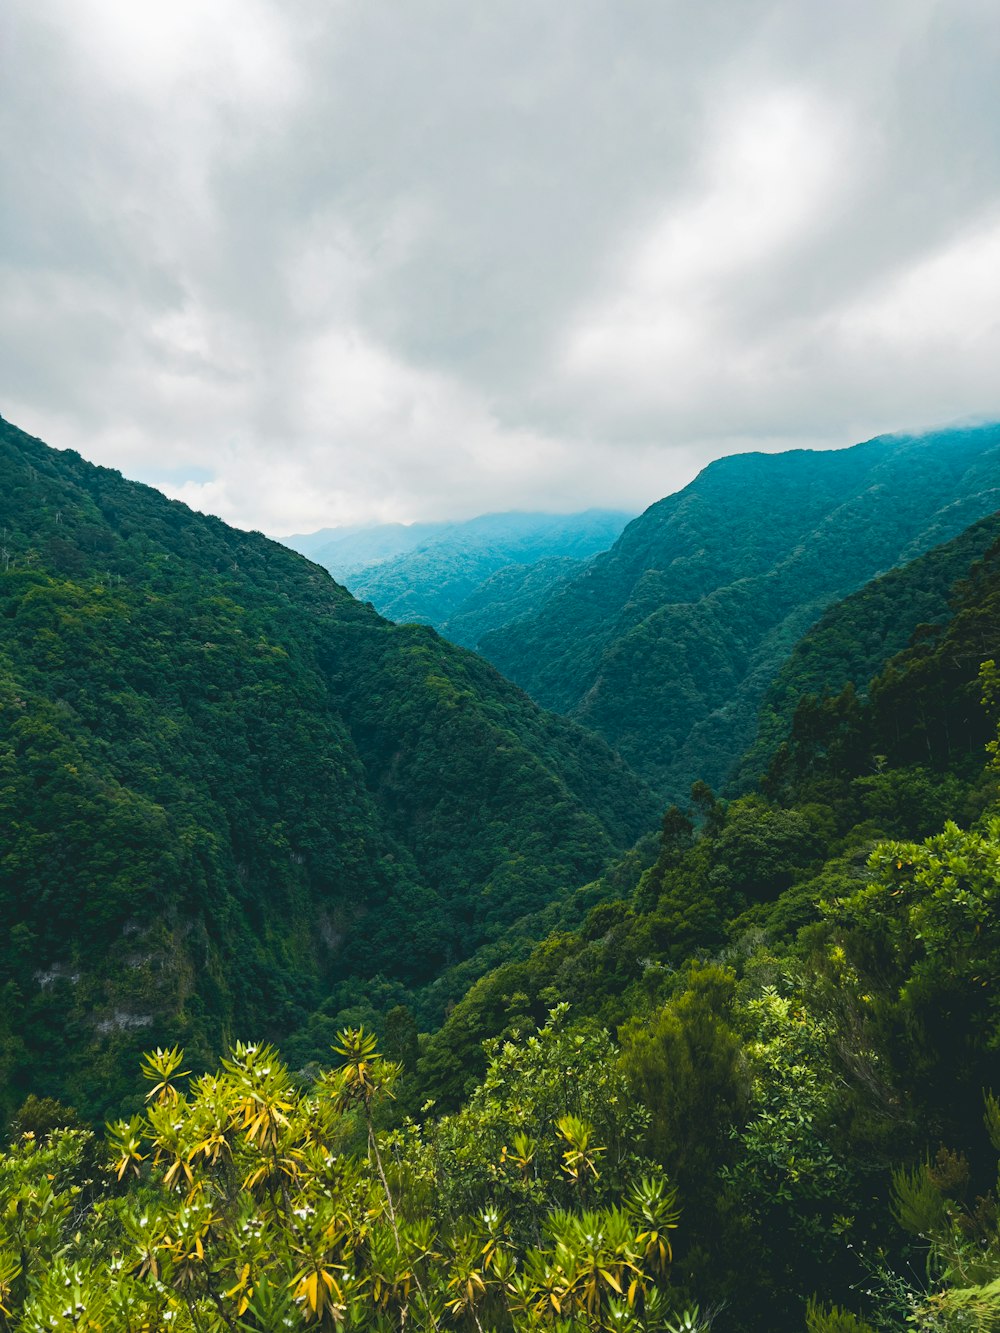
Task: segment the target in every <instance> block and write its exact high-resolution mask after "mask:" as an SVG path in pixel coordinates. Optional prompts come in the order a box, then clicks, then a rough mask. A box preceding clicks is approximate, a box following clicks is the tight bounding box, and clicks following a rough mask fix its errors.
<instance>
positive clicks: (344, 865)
mask: <svg viewBox="0 0 1000 1333" xmlns="http://www.w3.org/2000/svg"><path fill="white" fill-rule="evenodd" d="M0 481H2V486H0V494H2V497H3V502H2V503H3V514H2V515H0V527H2V532H3V546H2V560H3V564H2V566H0V607H2V614H0V773H2V780H0V817H2V820H3V826H4V828H5V836H4V840H3V845H2V848H0V902H2V904H3V911H4V916H5V919H6V922H7V930H6V931H5V933H4V936H3V940H2V942H0V968H2V976H3V979H4V985H5V992H4V1003H3V1006H2V1015H0V1069H2V1071H3V1079H2V1085H0V1102H2V1109H5V1110H6V1111H7V1112H9V1111H10V1109H11V1107H12V1106H13V1105H15V1104H16V1103H17V1101H18V1100H19V1099H21V1098H22V1097H23V1095H24V1094H25V1092H26V1091H27V1090H28V1088H29V1086H30V1087H44V1088H45V1089H46V1090H48V1091H50V1092H53V1093H57V1094H59V1095H63V1096H71V1097H72V1098H73V1099H74V1101H76V1102H77V1103H78V1105H79V1106H80V1108H81V1110H84V1111H85V1112H86V1113H87V1114H88V1115H96V1114H103V1113H105V1112H106V1111H107V1110H108V1109H109V1108H110V1107H113V1106H115V1105H117V1104H118V1103H119V1102H120V1100H121V1098H122V1097H123V1096H124V1095H125V1093H126V1089H127V1088H128V1087H129V1082H128V1080H130V1077H131V1072H130V1071H131V1067H132V1066H134V1063H135V1060H136V1059H137V1057H138V1054H139V1053H140V1052H141V1050H142V1049H143V1048H144V1046H145V1045H146V1044H147V1043H148V1042H150V1041H152V1042H153V1043H154V1044H162V1043H167V1044H170V1043H173V1042H174V1041H179V1040H183V1041H184V1042H185V1043H186V1044H187V1046H188V1048H189V1049H190V1050H192V1051H195V1052H197V1053H199V1055H201V1056H203V1057H206V1056H207V1055H208V1053H209V1052H212V1051H215V1050H217V1049H218V1047H219V1044H220V1042H222V1041H224V1040H226V1039H227V1036H228V1035H229V1034H232V1033H233V1031H234V1027H235V1028H236V1032H237V1034H246V1033H247V1032H250V1031H252V1032H253V1033H254V1034H256V1035H260V1036H261V1037H266V1038H269V1039H273V1038H277V1037H282V1038H284V1037H288V1036H289V1034H291V1033H293V1032H295V1031H298V1030H300V1029H301V1030H302V1032H303V1034H304V1035H303V1037H302V1041H308V1040H309V1038H308V1035H307V1034H308V1031H309V1030H310V1016H311V1015H312V1014H313V1013H314V1012H315V1011H316V1010H317V1009H318V1008H319V1006H321V1005H322V1006H323V1007H324V1012H323V1014H321V1015H320V1016H319V1020H318V1023H319V1027H318V1030H319V1031H321V1032H322V1033H323V1035H324V1036H325V1034H326V1032H327V1031H328V1030H333V1031H335V1030H336V1022H337V1020H338V1017H339V1018H340V1019H341V1020H346V1019H347V1018H350V1017H353V1018H355V1020H360V1019H361V1018H364V1017H365V1016H366V1015H367V1014H368V1013H369V1012H370V1008H371V1005H372V1004H373V1003H374V1004H376V1005H377V1006H380V1007H381V1009H382V1010H383V1011H384V1010H385V1008H386V1007H387V1006H388V1007H391V1006H392V1004H396V1003H400V1002H406V1003H410V1004H413V1005H414V1006H415V1007H416V1011H417V1013H418V1015H419V1017H420V1021H421V1023H422V1024H425V1025H430V1024H433V1023H435V1022H439V1021H440V1018H441V1016H442V1013H443V1009H444V1007H445V1006H446V1005H447V1004H448V1003H449V1001H450V1000H452V999H454V998H457V994H460V993H461V992H460V991H458V992H457V993H454V994H453V993H451V992H449V991H448V989H447V986H446V985H443V984H442V983H441V982H440V980H439V974H440V973H441V972H442V971H443V970H444V969H446V968H448V967H450V966H453V965H455V964H457V963H459V962H460V961H461V960H462V959H467V958H469V957H470V956H472V955H473V954H475V952H476V951H477V950H478V949H481V948H483V947H485V946H487V945H488V944H489V942H490V941H492V940H496V939H499V938H500V937H502V935H503V933H504V932H505V931H506V930H507V929H508V928H509V927H510V926H511V925H512V923H514V922H515V921H517V920H519V919H520V918H521V917H523V916H524V915H525V914H526V913H531V912H533V911H535V910H536V909H540V908H543V907H547V906H549V905H550V904H551V902H552V901H553V899H554V898H555V897H557V896H558V895H559V894H560V893H561V892H563V891H564V890H565V889H566V888H567V887H575V886H577V885H579V884H581V883H584V882H586V881H588V880H590V879H593V878H594V877H595V876H596V875H597V874H598V873H599V872H600V871H601V870H602V869H603V868H604V866H605V865H606V864H607V863H608V861H609V859H610V858H611V856H612V855H613V854H614V852H615V851H616V850H621V849H622V848H624V847H627V846H628V845H629V844H631V843H632V842H633V841H634V839H635V838H636V836H637V835H638V834H639V833H640V832H641V831H642V830H643V829H644V828H645V827H646V826H647V825H648V824H649V822H650V820H651V819H652V818H653V817H654V814H655V809H656V807H655V804H654V802H653V800H652V797H651V796H650V794H649V793H648V791H646V790H645V788H644V787H643V784H642V783H641V781H640V780H639V779H637V778H636V777H634V775H633V774H631V773H630V772H629V770H628V769H627V768H626V767H625V766H624V765H623V764H622V763H621V762H620V761H619V760H618V759H617V758H616V757H615V756H614V755H613V754H612V753H611V751H610V750H608V748H607V746H606V745H605V744H604V743H603V742H602V741H600V740H598V739H597V738H596V737H595V736H593V735H591V734H589V733H587V732H585V731H583V730H582V729H581V728H579V727H577V726H576V725H575V724H572V723H569V722H567V721H566V720H564V719H562V718H558V717H555V716H552V715H548V714H545V713H543V712H542V711H541V710H540V709H538V708H537V707H535V706H534V705H533V704H531V703H530V701H529V700H528V699H527V698H526V697H525V696H524V695H523V694H522V693H521V692H520V691H519V690H517V689H515V688H514V687H513V686H511V685H509V684H508V683H507V682H506V681H504V680H503V679H502V678H501V677H500V676H499V675H498V674H497V673H496V672H495V671H494V669H493V668H492V667H490V666H489V665H488V664H487V663H485V662H484V661H483V660H482V659H481V658H477V657H474V656H473V655H471V654H469V653H466V652H464V651H462V650H460V649H457V648H454V647H452V646H451V645H449V644H448V643H446V642H444V641H443V640H441V639H439V638H438V637H437V635H436V634H435V633H434V632H433V631H432V630H430V629H426V628H422V627H419V626H394V625H391V624H389V623H388V622H386V621H384V620H382V619H380V618H379V617H378V616H377V615H376V614H375V613H374V612H373V611H372V610H371V609H370V608H369V607H366V606H364V605H363V604H361V603H359V602H357V601H355V600H354V599H353V598H352V597H351V596H350V595H349V594H348V593H346V592H345V591H344V590H343V589H342V588H340V587H339V586H338V585H337V584H336V583H335V582H334V581H333V580H332V579H331V578H330V577H329V576H328V575H327V574H325V573H324V572H323V571H322V570H320V569H318V568H317V567H316V566H314V565H310V564H309V563H308V562H306V561H305V560H303V559H301V558H300V557H298V556H296V555H294V554H292V552H290V551H288V550H286V549H285V548H283V547H281V546H279V545H277V544H275V543H272V542H269V541H267V540H265V539H264V538H263V537H260V536H259V535H255V534H248V533H241V532H236V531H234V530H232V529H229V528H227V527H226V526H225V525H224V524H222V523H220V522H218V521H217V520H214V519H210V518H206V517H204V516H202V515H198V514H194V513H192V512H191V511H190V510H188V509H187V508H186V507H185V506H183V505H179V504H175V503H171V502H169V501H167V500H165V499H164V497H163V496H162V495H160V494H159V493H158V492H156V491H153V490H151V489H149V488H146V487H141V486H137V485H134V484H132V483H128V482H125V481H124V480H123V479H122V478H121V477H120V476H119V475H118V474H116V473H113V472H110V471H107V470H104V469H99V468H94V467H92V466H90V465H89V464H86V463H84V462H83V460H82V459H80V458H79V457H77V456H75V455H72V454H68V453H56V452H54V451H52V450H50V449H47V448H46V447H45V446H44V445H42V444H41V443H39V442H38V441H35V440H32V439H30V438H29V437H28V436H26V435H24V434H22V433H21V432H19V431H17V430H16V429H15V428H14V427H12V426H9V425H7V424H5V423H4V424H2V425H0ZM461 984H462V983H461V980H460V979H458V978H456V981H455V985H456V986H461ZM359 1004H360V1005H361V1006H362V1007H361V1009H360V1011H359V1010H358V1006H359ZM366 1006H367V1007H366ZM331 1024H333V1025H334V1026H333V1027H332V1028H331V1027H330V1025H331ZM300 1044H301V1043H300Z"/></svg>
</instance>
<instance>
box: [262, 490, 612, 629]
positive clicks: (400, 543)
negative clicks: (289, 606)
mask: <svg viewBox="0 0 1000 1333" xmlns="http://www.w3.org/2000/svg"><path fill="white" fill-rule="evenodd" d="M631 517H632V515H631V514H628V513H624V512H621V511H618V510H606V509H588V510H585V511H584V512H582V513H579V514H545V513H522V512H518V511H512V512H509V513H503V514H481V515H480V516H479V517H477V518H472V519H468V520H466V521H464V522H456V523H447V522H444V523H413V524H410V525H408V526H407V525H404V524H401V523H389V524H383V525H379V526H376V527H366V528H355V529H346V530H338V529H336V528H325V529H322V530H321V531H320V532H316V533H311V534H308V535H306V536H294V537H288V538H286V539H285V544H286V545H287V546H290V547H291V548H292V549H293V550H296V551H299V552H301V554H303V555H306V556H308V557H309V559H310V560H314V561H316V563H317V564H320V565H322V566H323V567H324V568H325V569H328V570H329V571H330V573H331V574H332V575H333V576H334V578H335V579H337V580H338V582H340V583H343V584H344V586H345V587H347V588H349V589H350V591H351V592H352V593H354V595H355V596H356V597H358V598H360V599H361V600H362V601H369V602H371V603H372V605H373V606H374V607H375V609H376V611H378V612H379V613H380V614H381V615H384V616H386V617H387V618H388V619H390V620H395V621H397V622H414V623H418V624H429V625H434V626H435V627H436V628H438V629H445V627H446V625H447V624H448V622H449V621H451V620H452V618H455V619H456V625H457V626H458V629H457V631H456V633H454V634H451V633H449V637H450V638H453V639H454V640H455V641H456V642H459V643H463V644H467V646H469V647H472V646H474V640H472V639H471V638H470V637H469V634H470V633H471V632H472V629H471V628H470V626H471V627H474V628H475V629H476V631H477V632H481V629H483V628H495V627H496V626H497V625H500V624H505V623H506V622H507V620H508V619H510V618H512V616H514V615H516V614H520V613H522V612H523V610H526V609H527V607H526V606H525V605H524V604H523V603H522V601H521V600H518V599H515V598H514V597H513V596H512V588H513V587H515V586H520V584H521V582H522V581H523V579H522V576H520V575H519V574H518V570H519V569H527V568H528V567H533V569H532V573H531V575H530V586H531V595H532V596H533V597H536V598H537V597H538V596H540V595H541V593H542V592H543V591H544V590H545V589H546V588H548V587H549V586H550V585H551V584H552V583H554V582H556V581H557V580H558V579H560V578H562V577H564V576H565V575H566V573H567V572H568V571H569V569H570V566H568V565H565V564H563V565H561V566H560V565H558V564H553V563H551V562H552V561H553V560H562V561H567V560H583V559H586V558H587V557H589V556H592V555H594V554H596V553H597V552H598V551H604V550H607V548H608V547H609V546H610V545H611V544H612V542H613V541H614V540H615V538H616V537H617V536H618V535H619V534H620V533H621V531H622V528H624V526H625V524H626V523H627V522H628V520H629V519H630V518H631ZM499 571H504V573H505V578H504V579H503V580H501V581H500V583H499V584H496V585H490V586H488V587H484V585H485V584H487V581H488V580H490V578H491V576H492V575H494V574H496V573H498V572H499ZM523 577H527V576H523ZM466 603H468V606H467V605H466ZM537 604H538V603H537V601H536V602H535V603H534V605H535V607H537ZM487 607H493V610H492V611H491V612H488V611H487ZM469 611H471V612H472V614H473V617H474V619H473V620H471V621H468V622H466V621H465V620H464V617H465V615H466V613H467V612H469ZM445 632H446V633H448V631H447V629H445Z"/></svg>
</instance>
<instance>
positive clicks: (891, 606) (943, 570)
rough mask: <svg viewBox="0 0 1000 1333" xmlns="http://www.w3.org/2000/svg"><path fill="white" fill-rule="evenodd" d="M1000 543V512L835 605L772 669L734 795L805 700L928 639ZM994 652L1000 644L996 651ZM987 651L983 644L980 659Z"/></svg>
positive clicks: (751, 779)
mask: <svg viewBox="0 0 1000 1333" xmlns="http://www.w3.org/2000/svg"><path fill="white" fill-rule="evenodd" d="M998 538H1000V513H998V514H990V515H989V516H988V517H986V518H984V519H981V520H980V521H979V522H978V523H974V524H973V525H972V526H971V527H970V528H967V529H966V530H965V532H962V533H960V534H959V535H958V536H957V537H955V538H954V539H953V540H952V541H950V542H945V543H943V544H942V545H941V546H935V547H933V548H932V549H931V550H930V551H927V552H926V553H925V554H924V555H921V556H918V557H917V558H916V560H911V561H910V562H909V563H908V564H906V565H903V566H902V567H901V568H899V569H893V570H890V571H889V573H888V574H883V575H882V576H881V577H880V578H877V579H873V580H872V582H871V583H866V584H865V586H864V587H863V588H860V589H859V590H858V591H857V592H856V593H852V594H851V596H849V597H846V598H844V600H843V601H840V602H834V603H833V605H832V606H830V607H828V608H827V610H826V611H824V613H823V615H822V616H820V618H819V620H818V621H817V622H816V624H815V625H813V626H811V627H810V628H809V629H808V630H807V631H806V633H805V634H804V635H803V637H802V638H801V639H800V640H799V642H798V643H797V644H796V645H795V647H794V649H793V650H792V652H791V654H790V655H789V657H788V658H787V659H786V660H785V662H784V664H783V665H782V667H781V669H780V670H779V671H778V673H777V675H776V676H775V678H774V680H773V681H772V683H771V685H770V687H769V688H768V691H767V694H766V695H765V697H764V701H763V703H762V704H761V709H760V715H759V718H758V723H757V737H756V740H755V741H754V743H753V745H752V746H751V748H750V750H749V751H748V752H747V754H746V755H745V756H744V758H743V760H742V761H741V763H740V765H739V767H738V769H737V770H736V772H735V773H734V775H733V779H732V786H733V789H734V790H736V791H739V790H747V789H749V788H750V787H752V786H753V785H754V784H755V782H756V780H757V779H758V778H759V777H760V776H761V774H762V773H763V771H764V769H765V768H766V767H767V764H768V763H769V761H770V760H771V758H772V757H773V754H774V751H775V749H776V747H777V746H778V745H780V743H781V742H782V740H783V739H784V738H785V736H786V735H787V733H788V730H789V727H790V725H791V721H792V718H793V716H794V714H795V710H796V707H797V706H798V704H799V702H800V700H801V699H802V698H803V696H805V695H816V696H820V697H823V696H827V695H837V694H839V693H840V692H841V690H842V689H843V688H844V686H845V685H847V684H849V683H850V684H854V685H855V686H856V689H857V691H858V693H859V694H860V695H864V694H865V693H866V692H867V686H868V682H869V681H870V680H871V678H872V677H873V676H874V675H875V674H876V673H877V672H878V671H879V670H881V668H882V667H883V666H884V665H885V663H886V661H887V660H888V659H889V658H890V657H892V656H893V654H895V653H897V652H902V651H903V649H905V648H906V647H907V646H908V645H909V643H910V640H911V639H912V638H913V636H914V635H915V634H918V633H919V634H920V635H921V636H922V637H924V638H928V639H933V638H934V637H935V634H936V633H937V632H939V629H940V627H941V626H942V625H943V624H944V623H945V622H946V621H947V620H948V619H949V618H950V616H951V607H952V597H953V593H954V588H955V584H956V583H957V582H958V581H959V580H960V579H961V578H963V577H964V576H965V575H967V574H968V572H969V569H970V566H971V565H972V564H973V562H974V561H976V560H977V559H979V558H980V557H982V556H984V555H985V554H986V553H987V551H989V550H990V548H991V547H993V545H994V544H995V543H996V541H997V539H998ZM997 646H998V648H1000V644H998V645H997ZM988 651H990V648H989V645H988V644H983V645H982V646H981V655H982V656H984V657H985V656H986V655H987V653H988Z"/></svg>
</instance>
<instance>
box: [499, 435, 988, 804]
mask: <svg viewBox="0 0 1000 1333" xmlns="http://www.w3.org/2000/svg"><path fill="white" fill-rule="evenodd" d="M998 505H1000V427H998V426H987V427H981V428H975V429H967V430H950V431H944V432H937V433H933V434H928V435H923V436H892V437H883V438H880V439H876V440H871V441H868V442H867V443H866V444H860V445H856V446H854V447H853V448H851V449H843V450H831V451H826V452H810V451H805V450H796V451H793V452H789V453H784V454H743V455H737V456H735V457H732V458H725V459H721V460H719V461H718V462H715V463H713V464H711V465H710V466H709V467H707V468H706V469H705V470H704V471H703V472H702V473H701V474H700V475H699V476H698V477H697V478H696V479H695V480H694V481H693V482H692V483H691V484H690V485H689V486H687V487H685V488H684V490H682V491H680V492H678V493H677V494H676V495H672V496H669V497H668V498H667V499H665V500H661V501H660V502H659V503H658V504H655V505H653V506H652V508H650V509H648V510H647V511H646V512H645V513H644V514H642V515H641V516H640V517H639V518H637V519H635V520H634V521H633V522H632V523H630V524H629V526H628V527H627V528H626V530H625V532H624V533H623V534H622V536H621V537H620V538H619V540H618V541H617V542H616V543H615V545H614V547H613V548H612V549H611V550H610V551H608V552H607V553H605V554H603V555H598V556H596V557H595V558H594V559H592V560H591V561H590V562H589V563H588V564H587V566H586V567H585V569H584V570H582V571H581V572H580V573H579V574H578V575H576V576H575V577H574V578H572V579H571V580H570V581H569V582H567V583H566V584H564V585H562V586H559V587H557V588H556V589H555V590H554V592H553V593H552V595H551V596H550V597H549V598H548V599H547V600H546V602H545V604H544V608H543V610H542V612H541V613H540V614H538V615H536V616H534V617H533V618H530V619H521V620H518V621H517V622H516V623H514V624H511V625H508V626H506V627H504V628H501V629H498V630H496V631H494V632H492V633H488V634H485V635H483V636H482V638H481V639H480V641H479V648H480V650H481V651H482V652H483V653H484V654H485V655H486V656H487V657H489V658H490V660H491V661H492V662H494V663H495V664H496V665H497V666H498V667H499V668H500V670H501V671H503V672H504V674H505V675H507V676H508V677H510V679H512V680H514V681H516V682H517V683H518V684H519V685H521V686H522V687H523V688H524V689H525V690H527V691H528V693H529V694H531V695H532V697H533V698H535V699H536V700H537V701H538V702H540V703H541V704H542V705H543V706H545V707H547V708H554V709H557V710H559V711H561V712H563V713H565V714H568V715H569V716H571V717H573V718H575V719H576V720H578V721H581V722H583V723H585V724H586V725H587V726H590V727H593V728H594V729H595V730H596V731H598V732H600V734H601V735H603V736H604V737H605V738H606V739H607V740H608V741H609V742H610V743H611V744H612V745H614V746H616V747H617V748H618V749H619V750H620V752H621V754H622V755H623V756H624V757H625V758H626V759H627V760H628V761H629V763H631V764H632V765H633V766H635V767H636V768H637V769H638V770H639V771H640V772H642V773H643V774H644V776H646V777H647V778H648V779H649V780H650V781H651V782H652V783H653V784H654V785H655V786H656V787H657V788H658V789H659V790H661V791H663V792H665V793H667V794H670V795H675V796H676V795H679V794H683V793H685V792H686V791H687V789H688V787H689V785H690V783H691V782H692V780H694V779H695V778H699V777H701V778H704V779H705V780H706V781H708V782H710V783H712V784H713V785H718V784H720V783H722V782H724V781H725V779H726V778H727V777H728V775H729V773H730V771H731V769H732V767H733V765H734V764H735V763H736V762H737V761H738V759H739V758H740V756H741V755H742V754H743V753H744V752H745V751H746V749H747V748H748V746H749V745H750V744H751V742H752V740H753V737H754V732H755V725H756V716H757V710H758V707H759V705H760V702H761V700H762V698H763V696H764V694H765V692H766V690H767V687H768V686H769V684H770V683H771V681H772V680H773V678H774V676H775V674H776V673H777V671H778V669H779V668H780V666H781V664H782V662H783V661H784V659H785V658H786V657H787V655H788V653H789V652H790V651H791V649H792V648H793V646H794V645H795V643H796V642H797V641H798V640H799V638H800V637H801V636H802V634H803V633H804V632H805V630H806V629H807V628H808V627H809V626H810V625H811V624H812V623H813V622H814V621H815V620H816V619H817V617H818V616H819V615H820V614H821V612H822V611H823V609H824V608H825V607H826V606H828V605H829V604H830V602H832V601H834V600H836V599H838V598H840V597H843V596H844V595H846V594H847V593H849V592H851V591H853V590H855V589H856V588H858V587H860V586H861V585H862V584H863V583H865V582H866V581H867V580H868V579H870V578H872V577H873V576H875V575H876V574H879V573H882V572H885V571H887V570H889V569H891V568H892V567H893V566H895V565H898V564H900V563H902V562H905V561H907V560H909V559H912V558H913V557H915V556H917V555H919V554H920V553H921V552H923V551H925V550H927V549H929V548H930V547H932V546H934V545H937V544H939V543H941V542H943V541H946V540H948V539H949V538H951V537H953V536H955V535H957V534H958V533H959V532H961V531H962V530H963V529H964V528H966V527H968V526H969V525H970V524H971V523H972V522H974V521H975V520H976V519H979V518H981V517H983V516H984V515H985V514H988V513H991V512H993V511H994V510H995V509H997V507H998Z"/></svg>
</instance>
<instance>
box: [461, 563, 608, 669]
mask: <svg viewBox="0 0 1000 1333" xmlns="http://www.w3.org/2000/svg"><path fill="white" fill-rule="evenodd" d="M584 564H585V561H583V560H574V559H572V558H571V557H570V556H565V555H563V556H560V555H552V556H549V557H548V558H547V559H545V560H536V561H535V563H534V564H533V565H505V566H504V567H503V569H498V570H497V572H496V573H495V574H491V575H490V577H489V578H488V579H486V581H485V582H484V583H480V585H479V586H478V587H477V588H475V589H474V590H473V591H472V592H471V593H470V594H469V596H468V597H466V599H465V601H464V602H462V604H461V605H460V606H459V607H458V609H457V610H456V611H455V612H453V613H452V615H450V616H449V617H448V619H447V620H446V621H445V622H444V624H443V625H442V626H441V633H442V634H443V635H444V636H445V637H446V638H448V639H451V641H452V643H460V644H462V645H463V646H464V647H466V648H477V647H478V644H479V640H480V639H481V638H482V637H483V635H485V634H489V633H491V632H492V631H493V630H495V629H499V628H500V627H501V626H503V625H509V624H511V623H512V622H513V621H515V620H522V619H524V617H525V616H532V615H538V614H539V612H540V611H541V609H542V607H543V605H544V603H545V599H546V598H547V597H548V596H550V594H551V593H552V592H553V590H554V589H555V588H557V587H559V585H560V584H562V583H565V582H566V581H567V580H568V579H570V578H572V577H573V575H574V574H577V573H579V572H580V570H581V569H582V568H583V567H584Z"/></svg>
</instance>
